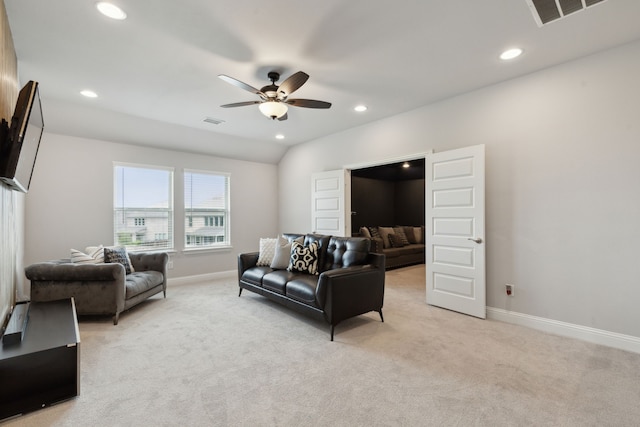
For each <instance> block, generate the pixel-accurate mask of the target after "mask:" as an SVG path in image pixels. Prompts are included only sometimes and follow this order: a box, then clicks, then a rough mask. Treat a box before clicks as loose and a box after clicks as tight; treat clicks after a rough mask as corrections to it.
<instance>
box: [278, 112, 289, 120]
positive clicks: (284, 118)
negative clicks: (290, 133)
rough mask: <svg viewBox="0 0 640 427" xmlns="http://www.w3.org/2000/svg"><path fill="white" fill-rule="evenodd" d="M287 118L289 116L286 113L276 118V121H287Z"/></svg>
mask: <svg viewBox="0 0 640 427" xmlns="http://www.w3.org/2000/svg"><path fill="white" fill-rule="evenodd" d="M288 118H289V116H288V115H287V113H284V114H283V115H282V116H280V117H278V120H280V121H283V120H287V119H288Z"/></svg>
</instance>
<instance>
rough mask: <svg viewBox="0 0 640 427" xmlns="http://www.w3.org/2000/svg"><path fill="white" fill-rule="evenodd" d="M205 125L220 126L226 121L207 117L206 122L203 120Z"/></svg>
mask: <svg viewBox="0 0 640 427" xmlns="http://www.w3.org/2000/svg"><path fill="white" fill-rule="evenodd" d="M202 121H203V122H205V123H211V124H212V125H219V124H221V123H224V120H222V119H214V118H213V117H205V118H204V120H202Z"/></svg>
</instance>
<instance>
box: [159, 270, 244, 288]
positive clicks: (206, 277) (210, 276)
mask: <svg viewBox="0 0 640 427" xmlns="http://www.w3.org/2000/svg"><path fill="white" fill-rule="evenodd" d="M237 276H238V272H237V271H236V270H228V271H219V272H217V273H207V274H198V275H196V276H183V277H170V278H169V279H167V285H168V286H181V285H191V284H194V283H202V282H211V281H214V280H221V279H231V278H236V277H237Z"/></svg>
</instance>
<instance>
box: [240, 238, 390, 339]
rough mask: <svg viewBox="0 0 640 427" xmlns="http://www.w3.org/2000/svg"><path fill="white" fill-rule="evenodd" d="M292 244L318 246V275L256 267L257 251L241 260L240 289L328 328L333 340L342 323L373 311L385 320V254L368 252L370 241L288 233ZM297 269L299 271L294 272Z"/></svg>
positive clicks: (245, 255) (242, 257)
mask: <svg viewBox="0 0 640 427" xmlns="http://www.w3.org/2000/svg"><path fill="white" fill-rule="evenodd" d="M284 237H285V238H286V239H287V240H288V242H289V243H290V244H291V243H292V242H293V241H294V240H296V239H298V241H303V242H304V243H303V245H304V246H305V247H308V246H309V245H310V244H312V243H314V242H316V244H317V245H318V254H317V258H318V259H317V266H318V274H309V273H308V272H300V271H289V269H278V268H271V267H270V266H258V265H256V264H257V261H258V258H259V252H252V253H243V254H240V255H238V285H239V287H240V291H239V296H240V295H242V290H243V289H247V290H249V291H251V292H255V293H257V294H260V295H263V296H265V297H267V298H269V299H270V300H273V301H276V302H278V303H280V304H283V305H284V306H286V307H289V308H291V309H293V310H295V311H297V312H300V313H303V314H305V315H309V316H312V317H314V318H317V319H321V320H324V321H326V322H327V323H329V325H330V333H331V341H333V335H334V329H335V326H336V325H337V324H338V323H340V322H341V321H343V320H345V319H348V318H350V317H354V316H358V315H360V314H364V313H368V312H370V311H377V312H378V313H379V314H380V319H381V320H382V321H384V318H383V317H382V305H383V301H384V282H385V269H384V255H382V254H376V253H373V252H370V245H371V241H370V240H369V239H366V238H358V237H336V236H325V235H318V234H306V235H301V234H285V235H284ZM294 270H295V269H294Z"/></svg>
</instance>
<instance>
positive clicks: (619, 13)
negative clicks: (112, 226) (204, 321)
mask: <svg viewBox="0 0 640 427" xmlns="http://www.w3.org/2000/svg"><path fill="white" fill-rule="evenodd" d="M4 1H5V5H6V8H7V13H8V15H9V23H10V26H11V31H12V34H13V38H14V44H15V47H16V52H17V56H18V64H19V75H20V80H21V83H22V84H24V83H26V81H28V80H36V81H38V82H39V83H40V93H41V97H42V103H43V110H44V111H43V112H44V118H45V126H46V130H47V131H50V132H54V133H61V134H67V135H74V136H81V137H88V138H97V139H105V140H110V141H116V142H126V143H133V144H140V145H148V146H157V147H164V148H172V149H179V150H185V151H190V152H196V153H205V154H212V155H216V156H222V157H231V158H239V159H246V160H256V161H265V162H271V163H276V162H278V160H279V159H280V157H281V156H282V155H283V153H284V152H285V151H286V149H287V148H288V146H289V145H293V144H298V143H301V142H305V141H309V140H313V139H316V138H318V137H321V136H324V135H328V134H331V133H335V132H339V131H342V130H345V129H348V128H352V127H355V126H359V125H362V124H365V123H368V122H371V121H374V120H379V119H381V118H384V117H387V116H390V115H395V114H398V113H401V112H404V111H408V110H412V109H415V108H418V107H420V106H423V105H427V104H430V103H433V102H435V101H438V100H441V99H445V98H448V97H452V96H455V95H457V94H461V93H465V92H469V91H472V90H474V89H478V88H481V87H484V86H487V85H491V84H494V83H497V82H500V81H504V80H507V79H511V78H514V77H517V76H521V75H524V74H527V73H531V72H534V71H536V70H540V69H543V68H546V67H549V66H552V65H555V64H559V63H561V62H565V61H568V60H572V59H575V58H578V57H581V56H585V55H589V54H591V53H594V52H597V51H600V50H603V49H607V48H610V47H613V46H616V45H620V44H623V43H627V42H630V41H634V40H637V39H640V25H639V24H638V18H640V1H638V0H611V1H605V2H603V3H601V4H598V5H596V6H593V7H591V8H588V9H586V10H584V11H581V12H578V13H575V14H573V15H569V16H568V17H566V18H565V19H562V20H559V21H555V22H552V23H550V24H547V25H546V26H544V27H542V28H539V27H538V26H537V25H536V23H535V21H534V19H533V15H532V12H531V10H530V9H529V6H528V4H527V2H526V1H525V0H482V1H472V0H466V1H451V0H448V1H447V0H349V1H344V0H324V1H322V2H318V1H311V0H271V1H269V2H258V1H255V0H216V1H211V0H181V1H179V2H178V1H175V0H114V1H113V3H115V4H117V5H119V6H120V7H121V8H122V9H124V10H125V12H126V13H127V14H128V18H127V19H126V20H124V21H114V20H110V19H108V18H106V17H104V16H102V15H100V14H99V13H98V12H97V10H96V8H95V2H94V1H93V0H83V1H79V0H56V1H43V0H4ZM513 46H519V47H521V48H523V49H524V50H525V52H524V55H522V56H521V57H520V58H518V59H516V60H513V61H511V62H507V63H505V62H502V61H500V60H499V59H498V55H499V54H500V53H501V52H502V51H503V50H504V49H506V48H509V47H513ZM271 69H276V70H279V71H281V72H282V74H283V78H282V79H281V81H280V82H282V80H284V78H286V77H287V76H289V75H290V74H292V73H293V72H296V71H299V70H302V71H305V72H306V73H308V74H309V75H310V76H311V78H310V79H309V80H308V82H307V83H306V84H305V85H304V86H303V87H302V88H300V89H299V90H298V91H297V92H296V93H295V95H294V96H292V97H294V98H311V99H319V100H323V101H328V102H331V103H332V104H333V106H332V107H331V109H329V110H315V109H306V108H295V107H291V108H290V109H289V120H287V121H282V122H280V121H270V120H269V119H267V118H266V117H264V116H263V115H262V114H261V113H260V112H259V111H258V108H257V106H247V107H239V108H233V109H224V108H220V105H222V104H227V103H232V102H240V101H251V100H254V99H258V98H257V96H256V95H252V94H251V93H249V92H246V91H243V90H241V89H239V88H237V87H234V86H232V85H230V84H228V83H225V82H224V81H222V80H220V79H218V78H217V75H218V74H227V75H229V76H232V77H234V78H237V79H239V80H241V81H243V82H246V83H248V84H250V85H252V86H254V87H257V88H260V87H262V86H264V85H266V84H268V83H269V81H268V79H267V72H268V71H269V70H271ZM83 89H92V90H94V91H95V92H97V93H98V94H99V97H98V98H97V99H87V98H84V97H82V96H81V95H79V92H80V91H81V90H83ZM359 103H364V104H366V105H368V107H369V110H368V111H367V112H366V113H356V112H354V111H353V107H354V106H355V105H356V104H359ZM205 117H213V118H216V119H222V120H224V121H225V122H224V123H223V124H220V125H212V124H208V123H204V122H203V119H204V118H205ZM277 133H282V134H284V135H285V137H286V138H285V139H284V140H283V141H277V140H276V139H275V135H276V134H277Z"/></svg>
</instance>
